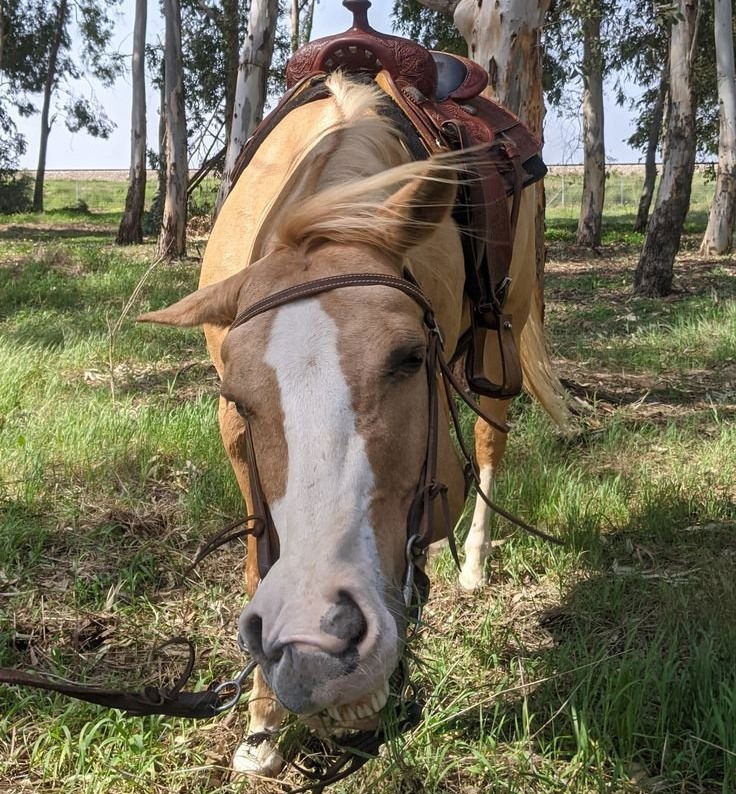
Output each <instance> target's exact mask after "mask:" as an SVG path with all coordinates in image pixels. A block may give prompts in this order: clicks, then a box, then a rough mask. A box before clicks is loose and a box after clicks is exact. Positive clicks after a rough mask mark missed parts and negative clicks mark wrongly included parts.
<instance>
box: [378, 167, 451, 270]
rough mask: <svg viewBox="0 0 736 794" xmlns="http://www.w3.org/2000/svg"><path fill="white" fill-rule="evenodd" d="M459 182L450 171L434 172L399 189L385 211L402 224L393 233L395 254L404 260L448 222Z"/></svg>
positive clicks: (391, 244) (436, 170)
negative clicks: (437, 228) (412, 250)
mask: <svg viewBox="0 0 736 794" xmlns="http://www.w3.org/2000/svg"><path fill="white" fill-rule="evenodd" d="M456 194H457V182H456V181H455V179H454V178H453V176H452V174H451V172H450V171H449V170H448V169H446V168H443V169H439V168H436V169H432V170H431V171H429V173H428V174H427V175H426V176H423V177H416V178H415V179H412V180H411V181H410V182H407V183H406V184H405V185H404V186H403V187H401V188H399V189H398V190H397V191H396V192H395V193H394V194H393V195H391V196H389V197H388V198H387V199H386V201H385V202H384V203H383V206H384V210H385V211H386V213H387V214H388V215H389V216H390V217H391V218H393V219H394V220H396V219H398V220H399V221H400V222H399V224H398V225H396V226H394V227H393V228H392V229H391V231H390V232H389V244H390V248H391V250H393V251H396V253H397V254H400V255H402V256H403V254H405V253H406V252H407V251H408V250H409V249H410V248H413V247H414V246H415V245H419V243H421V242H423V241H424V240H426V239H427V238H428V237H429V236H430V235H431V234H432V233H433V232H434V230H435V228H436V226H437V225H438V224H439V223H442V221H444V220H445V218H447V216H448V215H449V214H450V212H451V211H452V208H453V206H454V204H455V196H456Z"/></svg>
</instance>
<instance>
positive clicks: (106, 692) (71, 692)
mask: <svg viewBox="0 0 736 794" xmlns="http://www.w3.org/2000/svg"><path fill="white" fill-rule="evenodd" d="M370 286H380V287H391V288H393V289H397V290H399V291H401V292H403V293H404V294H405V295H408V296H409V297H410V298H411V299H412V300H414V302H415V303H417V304H418V306H419V307H420V308H421V309H422V311H423V313H424V315H423V323H424V327H425V329H426V332H427V348H426V359H425V371H426V378H427V392H428V427H427V447H426V453H425V461H424V466H423V468H422V472H421V475H420V478H419V482H418V483H417V488H416V492H415V495H414V498H413V500H412V503H411V506H410V508H409V513H408V516H407V526H406V532H407V541H406V547H405V548H406V571H405V574H404V579H403V584H402V595H403V598H404V603H405V605H406V608H407V614H408V617H409V618H410V621H412V622H414V623H415V624H417V625H418V624H419V622H420V619H421V610H422V606H423V603H424V602H425V601H426V599H427V596H428V593H429V580H428V578H427V576H426V574H425V572H424V563H425V561H426V550H427V547H428V545H429V543H430V539H431V537H432V526H433V512H434V503H435V501H436V500H439V502H440V505H441V510H442V520H443V522H444V531H445V533H446V535H447V538H448V542H449V547H450V552H451V553H452V557H453V559H454V561H455V564H456V565H457V566H458V567H459V566H460V562H459V559H458V554H457V545H456V542H455V538H454V531H453V530H454V527H453V523H452V517H451V515H450V510H449V504H448V499H447V485H446V484H445V483H442V482H440V481H438V480H437V450H438V439H439V404H440V392H439V389H440V383H441V384H442V386H443V388H444V392H445V397H446V403H447V407H448V410H449V414H450V418H451V421H452V425H453V428H454V430H455V434H456V437H457V441H458V444H459V446H460V449H461V451H462V455H463V457H464V459H465V479H466V493H467V489H468V487H469V486H470V485H475V487H476V490H477V493H478V495H479V496H480V497H481V499H483V501H484V502H486V504H488V506H489V507H490V508H491V509H492V510H494V511H495V512H497V513H499V514H500V515H501V516H503V517H504V518H506V519H507V520H509V521H510V522H511V523H513V524H515V525H516V526H518V527H520V528H522V529H524V530H525V531H527V532H529V533H531V534H533V535H536V536H537V537H540V538H543V539H544V540H548V541H550V542H552V543H556V544H561V543H562V541H560V540H559V539H558V538H555V537H552V536H551V535H548V534H547V533H545V532H542V531H541V530H538V529H536V528H535V527H533V526H531V525H529V524H527V523H526V522H524V521H521V520H520V519H518V518H516V517H515V516H513V515H511V514H510V513H508V512H507V511H505V510H504V509H503V508H501V507H499V506H498V505H496V504H495V503H494V502H492V501H491V500H490V498H489V497H488V495H487V494H486V493H485V492H484V491H483V489H482V488H481V485H480V476H479V472H478V467H477V464H476V461H475V458H474V456H473V454H472V452H471V451H470V450H469V449H468V447H467V445H466V444H465V442H464V440H463V436H462V430H461V427H460V421H459V415H458V411H457V407H456V405H455V402H454V399H453V392H455V393H456V394H457V395H458V396H459V397H460V398H461V399H462V400H463V401H464V402H465V404H466V405H467V406H468V407H469V408H470V409H471V410H472V411H473V412H474V413H475V414H477V415H478V416H479V417H480V418H482V419H483V420H484V421H486V422H488V424H490V425H491V426H492V427H494V428H496V430H498V431H499V432H502V433H506V432H508V427H507V426H506V425H505V424H502V423H500V422H497V421H496V420H494V419H492V418H491V417H490V416H488V415H487V414H485V413H484V412H483V411H481V410H480V409H479V408H478V406H477V405H476V404H475V403H474V402H473V401H472V400H471V399H470V398H469V397H468V396H467V395H466V393H465V391H464V389H463V387H462V386H461V384H460V383H459V382H458V381H457V379H456V378H455V376H454V375H453V373H452V371H451V369H450V367H449V366H448V364H447V361H446V359H445V356H444V352H443V347H444V341H443V338H442V333H441V331H440V329H439V327H438V325H437V321H436V318H435V315H434V311H433V309H432V305H431V303H430V301H429V299H428V298H427V297H426V295H425V294H424V293H423V292H422V290H421V289H420V288H419V286H418V284H417V283H416V282H415V281H414V280H413V279H412V278H411V276H410V275H409V274H408V273H406V277H400V276H392V275H381V274H372V273H351V274H345V275H337V276H328V277H326V278H320V279H315V280H313V281H308V282H305V283H302V284H297V285H294V286H292V287H288V288H287V289H284V290H281V291H279V292H276V293H274V294H273V295H270V296H268V297H266V298H263V299H262V300H260V301H257V302H256V303H254V304H252V305H251V306H250V307H248V308H247V309H245V310H244V311H242V312H240V313H239V314H238V315H237V317H236V318H235V320H234V321H233V323H232V325H231V326H230V330H231V331H232V330H234V329H235V328H239V327H240V326H242V325H244V324H245V323H247V322H248V321H249V320H251V319H253V318H254V317H257V316H258V315H260V314H263V313H264V312H267V311H270V310H271V309H275V308H278V307H280V306H283V305H285V304H287V303H292V302H294V301H298V300H303V299H305V298H309V297H312V296H315V295H320V294H322V293H325V292H330V291H332V290H336V289H342V288H348V287H370ZM245 452H246V463H247V466H248V473H249V480H250V490H251V508H252V510H253V513H252V515H249V516H248V517H247V518H245V519H244V520H243V521H241V522H237V523H235V524H231V525H229V526H228V527H226V528H225V530H224V531H222V532H220V533H218V535H217V536H215V537H214V538H212V539H210V540H208V541H206V542H205V543H204V544H203V545H202V546H201V547H200V549H199V551H198V553H197V555H196V558H195V560H194V562H193V564H192V566H194V565H196V564H197V562H199V561H200V560H201V559H203V558H204V557H205V556H207V555H208V554H210V553H211V552H212V551H214V550H215V549H216V548H218V547H220V546H222V545H224V544H225V543H227V542H229V541H231V540H234V539H236V538H240V537H243V536H247V535H251V536H254V537H255V538H256V550H257V556H258V569H259V574H260V576H261V578H263V577H265V576H266V575H267V574H268V571H269V570H270V568H271V566H272V565H273V564H274V562H275V561H276V560H277V559H278V535H277V533H276V528H275V526H274V524H273V520H272V518H271V513H270V511H269V509H268V503H267V500H266V498H265V495H264V492H263V487H262V484H261V480H260V477H259V474H258V465H257V461H256V456H255V450H254V447H253V436H252V432H251V429H250V426H249V424H248V423H247V422H246V423H245ZM238 527H240V528H239V529H238ZM238 644H239V645H240V647H241V649H242V650H244V651H245V650H246V649H245V648H244V646H243V644H242V641H241V640H240V637H238ZM172 645H179V646H181V645H183V646H185V647H186V648H187V650H188V654H189V659H188V661H187V664H186V666H185V669H184V672H183V673H182V674H181V675H180V677H179V678H178V679H177V680H176V682H175V683H174V684H173V685H172V686H169V687H153V686H149V687H145V688H144V689H143V690H142V691H140V692H132V691H129V690H115V689H107V688H102V687H96V686H87V685H83V684H77V683H73V682H69V681H66V680H64V679H56V678H52V677H50V676H48V675H39V674H36V673H26V672H22V671H19V670H15V669H12V668H0V683H5V684H11V685H16V686H24V687H33V688H36V689H44V690H47V691H51V692H58V693H60V694H63V695H67V696H69V697H73V698H76V699H78V700H84V701H87V702H90V703H95V704H97V705H101V706H105V707H108V708H117V709H121V710H123V711H124V712H126V713H127V714H128V715H131V716H141V715H147V714H165V715H168V716H174V717H186V718H194V719H208V718H211V717H215V716H217V715H218V714H221V713H222V712H224V711H227V710H229V709H231V708H233V707H234V706H235V705H236V704H237V703H238V701H239V700H240V697H241V695H242V692H243V687H244V684H245V682H246V680H247V679H248V677H249V676H250V675H251V673H252V672H253V670H254V669H255V667H256V663H255V662H253V661H250V662H249V663H248V664H247V665H246V666H245V667H244V668H243V670H241V671H240V672H239V673H238V674H237V675H236V676H235V677H233V678H232V679H231V680H228V681H224V682H222V683H220V684H217V685H214V684H213V685H211V686H210V687H209V688H208V689H205V690H203V691H198V692H190V691H186V690H184V686H185V685H186V683H187V681H188V680H189V678H190V677H191V674H192V672H193V670H194V663H195V655H194V647H193V645H192V643H191V642H190V641H189V640H188V639H186V638H183V637H176V638H174V639H171V640H169V641H168V642H166V643H164V644H163V645H161V646H159V648H158V650H162V649H164V648H166V647H167V646H172ZM404 708H405V709H406V708H408V712H407V716H405V717H404V719H403V721H402V722H401V728H402V732H403V730H409V729H410V728H411V727H413V726H414V725H416V724H417V722H418V720H419V716H420V714H421V707H420V706H419V704H418V703H417V702H416V701H414V702H404ZM384 740H385V736H384V735H383V732H382V731H377V732H362V733H359V734H358V735H357V737H356V740H355V741H354V742H353V743H352V745H346V749H345V751H344V752H343V754H342V755H341V756H339V757H338V759H337V760H336V761H335V762H334V763H332V764H331V765H330V766H329V767H327V768H326V769H324V770H322V771H321V772H320V773H319V774H313V773H311V772H309V771H308V770H302V771H303V772H304V773H305V774H307V775H308V776H309V777H311V778H312V780H313V781H315V782H314V783H313V784H310V785H307V786H304V787H302V788H299V789H296V791H321V790H322V789H323V788H324V787H326V786H327V785H330V784H332V783H334V782H336V781H337V780H341V779H343V778H344V777H346V776H347V775H349V774H351V773H352V772H354V771H355V770H356V769H358V768H359V767H360V766H362V765H363V764H364V763H365V762H366V761H368V760H369V759H370V757H372V756H375V755H376V754H377V752H378V750H379V749H380V746H381V744H382V743H383V741H384Z"/></svg>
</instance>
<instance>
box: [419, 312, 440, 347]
mask: <svg viewBox="0 0 736 794" xmlns="http://www.w3.org/2000/svg"><path fill="white" fill-rule="evenodd" d="M424 324H425V325H426V326H427V330H428V331H429V333H430V334H434V335H435V336H436V337H437V339H438V341H439V343H440V348H442V350H444V349H445V337H444V336H443V335H442V331H440V327H439V325H437V320H436V319H435V316H434V313H433V312H425V313H424Z"/></svg>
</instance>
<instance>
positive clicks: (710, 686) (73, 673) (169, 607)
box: [0, 185, 736, 794]
mask: <svg viewBox="0 0 736 794" xmlns="http://www.w3.org/2000/svg"><path fill="white" fill-rule="evenodd" d="M117 190H118V194H115V193H114V191H111V192H110V198H109V201H110V205H109V206H107V207H101V208H100V210H99V213H98V212H94V213H92V215H91V216H85V217H84V218H81V219H80V217H79V216H78V215H74V214H73V213H66V214H65V212H62V211H61V210H60V209H59V210H58V213H57V211H56V210H53V209H52V211H51V212H48V213H46V214H45V215H44V216H40V217H39V216H33V217H30V218H28V219H26V220H22V221H20V222H19V219H17V218H8V217H5V218H2V219H0V261H1V262H2V265H1V266H0V335H1V338H2V343H0V449H2V455H1V456H0V537H1V538H2V540H3V542H2V543H1V544H0V664H2V665H14V666H18V667H27V668H30V667H34V668H36V669H40V670H46V671H49V672H54V673H56V674H59V675H63V676H66V677H69V678H76V679H81V680H85V681H90V682H100V683H107V684H113V685H115V684H117V685H124V686H131V685H134V684H136V683H144V682H149V681H158V680H159V676H166V675H167V674H172V675H173V674H174V672H175V671H176V670H178V669H180V668H181V665H182V663H183V660H182V659H181V657H177V656H175V655H171V654H170V655H168V656H166V658H163V659H159V660H149V659H148V654H149V651H150V649H151V647H153V646H154V645H155V644H156V643H157V642H160V641H161V640H163V639H165V638H167V637H169V636H174V635H177V634H187V635H188V636H190V637H192V638H193V639H194V640H195V642H196V644H197V646H198V648H199V650H200V658H199V659H198V664H197V674H196V675H197V677H198V678H197V680H198V681H199V682H200V683H201V684H202V685H204V684H206V683H208V682H209V681H210V680H212V679H213V678H214V677H224V676H227V675H230V674H231V673H232V672H233V671H235V670H236V669H238V667H239V665H240V664H241V663H242V658H241V656H240V654H239V652H238V650H237V648H236V646H235V643H234V641H233V635H234V626H235V621H236V618H237V615H238V614H239V611H240V609H241V607H242V604H243V601H244V593H243V584H242V578H241V570H242V560H243V547H242V546H241V545H240V544H231V545H230V547H228V548H226V549H225V550H222V551H220V552H218V553H217V554H216V555H213V556H212V557H210V558H209V559H208V560H207V561H205V563H203V565H202V567H201V570H200V572H199V573H198V574H195V575H194V576H193V577H189V578H186V577H185V571H186V567H187V564H188V561H189V559H190V558H191V556H192V554H193V552H194V550H195V548H196V546H197V543H198V541H199V540H200V539H201V537H202V536H203V535H206V534H208V533H210V532H213V531H215V530H217V529H219V528H220V527H221V526H222V525H223V524H224V523H225V522H226V521H227V520H229V519H232V518H234V517H236V516H238V515H240V514H241V504H240V497H239V494H238V492H237V488H236V486H235V483H234V480H233V477H232V474H231V472H230V470H229V467H228V465H227V463H226V461H225V456H224V453H223V451H222V449H221V443H220V440H219V434H218V431H217V426H216V415H215V414H216V395H217V390H218V389H217V383H216V378H215V375H214V371H213V370H212V368H211V365H210V364H209V361H208V358H207V355H206V352H205V349H204V345H203V341H202V337H201V334H200V333H199V332H198V331H171V330H167V329H162V328H157V327H153V326H137V325H135V324H134V323H133V322H132V321H126V322H124V323H123V324H122V326H121V328H120V332H119V333H118V334H117V335H116V337H115V339H114V346H113V347H112V350H111V346H110V328H111V327H112V326H114V324H115V322H116V321H117V319H118V317H119V315H120V312H121V309H122V306H123V305H124V303H125V301H126V300H127V298H128V296H129V295H130V293H131V292H132V290H133V288H134V286H135V284H136V282H137V281H138V279H139V278H140V276H141V274H142V273H143V272H144V271H145V270H146V268H147V267H148V264H149V263H150V261H151V260H152V258H153V256H154V252H153V244H152V243H147V244H146V245H144V246H142V247H138V248H135V249H119V248H116V247H115V246H114V245H113V243H112V239H113V236H114V228H115V227H114V220H115V218H113V217H112V216H113V215H114V214H115V213H116V212H117V211H118V210H119V206H120V205H119V204H118V205H115V206H113V201H114V200H117V199H115V196H116V195H117V196H118V198H119V194H120V191H121V187H120V186H119V185H118V186H117ZM59 195H61V193H60V194H59ZM66 200H67V198H64V199H60V202H61V201H66ZM49 203H50V204H51V202H49ZM115 207H118V209H115ZM614 210H615V208H614ZM624 210H625V211H624ZM108 213H109V214H108ZM627 213H628V210H627V209H626V208H624V209H623V210H622V211H621V212H620V213H618V214H616V212H615V211H612V212H611V213H610V214H609V215H608V216H607V219H606V220H607V223H606V229H607V231H606V239H605V242H604V245H603V247H602V249H601V251H600V252H598V253H596V254H593V253H590V252H587V251H583V250H580V249H576V248H575V247H574V246H572V245H571V244H570V241H569V231H570V228H571V222H570V221H569V219H567V218H566V217H565V214H564V213H558V214H552V215H551V217H550V218H549V220H548V227H549V228H548V231H549V234H548V240H549V244H550V250H549V263H548V268H547V285H546V296H547V312H548V319H547V323H548V330H549V334H550V337H551V340H552V344H553V346H554V348H555V350H556V364H557V367H558V369H559V371H560V373H561V375H562V376H563V377H564V378H565V381H566V383H567V384H568V386H569V388H570V390H571V393H572V394H573V396H574V398H575V399H576V400H577V401H578V404H579V405H580V406H581V411H583V414H582V418H581V421H580V428H579V431H578V432H576V433H575V434H574V435H572V436H571V437H567V438H566V437H562V436H560V435H559V433H557V431H555V429H554V428H553V427H551V426H550V424H549V422H548V420H547V419H546V417H545V416H544V415H543V414H542V412H541V411H540V409H539V408H538V407H537V406H535V405H534V404H533V403H532V402H531V401H530V400H529V399H527V398H520V399H519V400H517V401H516V404H515V405H514V407H513V421H514V429H513V433H512V435H511V437H510V442H509V449H508V457H507V459H506V467H505V471H504V474H503V476H502V478H501V479H500V481H499V483H498V486H497V492H496V495H497V497H498V499H499V500H500V501H501V503H503V504H504V505H505V506H506V507H508V508H509V509H511V510H513V511H514V512H517V513H519V514H520V515H522V516H524V517H525V518H527V519H529V520H532V521H534V522H538V523H539V524H540V525H542V526H544V527H545V528H547V529H549V530H550V531H552V532H555V533H557V534H559V535H561V536H563V537H565V538H566V540H567V545H566V546H565V547H564V548H556V547H552V546H548V545H545V544H544V543H542V542H539V541H537V540H535V539H531V538H528V537H526V536H523V535H517V534H514V533H513V532H511V530H510V528H509V527H508V526H505V525H504V524H503V522H498V523H497V526H496V527H495V530H494V531H495V536H496V540H497V541H498V542H499V543H498V545H497V547H496V549H495V550H494V556H493V559H492V561H491V562H490V564H489V571H488V572H489V577H490V584H489V586H488V587H487V588H486V589H485V590H483V591H482V592H480V593H478V594H473V595H468V594H464V593H462V592H460V591H458V589H457V588H456V585H455V578H456V575H455V572H454V570H453V568H452V564H451V561H450V560H449V557H447V556H445V555H443V556H441V557H440V558H439V559H438V560H437V562H436V564H435V572H434V581H433V593H432V596H431V599H430V602H429V605H428V607H427V612H426V620H427V625H426V629H425V631H424V632H423V634H422V637H421V640H420V642H419V644H418V646H417V653H418V655H419V657H420V658H421V660H422V664H421V665H420V666H419V667H417V668H416V669H415V671H414V672H415V679H416V682H417V685H418V687H419V690H420V693H421V695H422V697H423V698H424V700H425V701H426V706H425V710H424V716H423V719H422V722H421V723H420V725H419V726H418V727H417V728H416V729H415V730H414V731H413V732H412V733H411V734H409V735H408V736H407V737H406V738H404V739H403V740H401V747H400V752H399V754H398V756H397V755H395V754H392V753H395V750H396V748H392V751H391V752H389V753H387V754H386V755H385V757H384V756H382V757H381V758H380V759H378V760H377V761H374V762H372V763H371V764H369V765H368V766H367V767H365V769H364V770H363V771H362V772H360V773H359V774H358V775H356V776H355V777H353V778H351V779H350V780H349V781H347V782H345V783H344V784H340V785H338V786H336V787H335V788H334V789H333V790H334V791H336V792H343V793H344V794H357V792H359V791H366V790H382V791H385V792H392V793H393V792H395V793H396V794H398V792H402V793H403V792H411V791H417V792H418V791H428V792H438V793H439V792H452V793H453V794H456V793H457V794H471V792H484V791H504V792H518V794H553V792H555V793H556V792H566V793H567V792H573V793H574V794H593V793H594V792H595V793H596V794H598V793H599V792H600V793H601V794H602V793H603V792H606V793H607V794H619V793H623V792H642V791H651V792H673V793H674V792H679V793H680V794H682V792H686V793H688V794H690V793H691V792H692V794H695V792H707V793H708V794H716V792H718V794H731V793H732V792H733V791H736V755H734V754H735V753H736V694H735V693H736V673H735V672H734V670H735V669H736V666H735V665H734V659H736V625H735V624H734V621H733V615H734V614H736V584H734V582H736V579H734V575H733V571H734V567H735V565H736V488H735V486H734V483H736V430H735V429H734V424H733V421H732V419H733V416H734V413H735V412H736V360H735V359H734V356H735V354H734V352H733V351H734V349H735V348H734V342H736V313H735V312H734V308H733V307H734V293H735V291H736V287H734V283H735V282H734V275H736V272H735V270H736V268H735V266H734V263H733V261H732V260H731V259H729V258H725V257H724V258H713V259H700V258H699V257H697V255H696V254H695V253H694V251H695V250H696V242H697V239H696V236H695V233H691V234H690V236H688V237H687V239H686V241H685V246H684V251H683V254H682V256H681V258H680V260H679V262H678V266H677V285H678V292H677V293H675V295H674V296H673V297H672V298H671V299H668V300H665V301H648V300H644V299H639V298H634V297H633V296H632V295H631V292H630V287H629V284H630V279H631V273H632V269H633V267H634V265H635V261H636V254H637V246H638V244H639V242H640V237H637V236H635V235H633V233H631V232H629V231H628V228H629V227H628V226H627V224H628V214H627ZM701 221H702V215H700V214H697V208H696V214H695V215H694V216H693V220H692V223H693V224H695V228H697V224H698V223H700V222H701ZM197 271H198V262H197V261H196V260H194V259H192V260H187V261H184V262H182V263H180V264H177V265H174V266H161V267H159V268H158V269H156V270H155V271H154V272H153V274H152V275H151V278H150V280H149V281H148V282H147V284H146V287H145V289H144V290H143V293H142V297H141V299H140V301H139V302H138V304H137V305H136V306H135V308H134V313H137V312H138V311H144V310H146V309H147V308H149V307H154V306H161V305H163V304H164V303H166V302H167V301H171V300H173V299H175V298H177V297H179V296H181V295H182V294H184V293H185V292H187V291H188V290H190V289H192V288H193V287H194V286H195V284H196V280H197ZM466 422H467V423H468V426H469V425H470V421H469V418H467V417H466ZM466 526H467V520H466V521H465V522H464V523H463V527H462V528H461V532H462V531H463V529H464V527H466ZM245 725H246V719H245V709H244V708H241V709H239V710H238V711H237V712H235V713H233V714H231V715H228V716H225V717H222V718H219V719H216V720H213V721H211V722H209V723H206V724H193V723H188V722H186V721H184V720H176V719H167V718H161V717H158V718H157V717H147V718H133V719H125V718H123V717H121V716H120V715H119V714H118V713H117V712H114V711H105V710H103V709H98V708H96V707H93V706H89V705H84V704H78V703H74V702H70V701H68V700H64V699H62V698H61V697H53V696H52V697H49V696H46V695H43V694H40V693H36V692H30V691H29V692H25V691H23V692H21V691H14V690H8V689H3V690H2V691H0V791H13V792H44V793H45V792H59V794H67V793H68V794H71V792H79V791H84V792H85V793H86V792H89V793H90V794H97V792H100V794H102V792H115V793H116V794H117V792H121V793H122V792H141V791H145V792H167V793H168V792H187V793H188V794H189V793H190V792H191V793H195V794H197V793H199V792H202V794H203V793H204V792H211V791H222V792H236V791H247V790H251V789H252V786H251V784H248V783H245V784H239V783H235V782H228V780H227V776H226V770H227V765H228V759H229V755H230V753H231V752H232V749H233V747H234V746H235V744H236V743H237V741H238V740H239V738H240V736H241V735H242V734H243V732H244V730H245ZM274 790H279V787H278V786H277V787H276V788H275V789H274Z"/></svg>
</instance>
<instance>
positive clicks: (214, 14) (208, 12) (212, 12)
mask: <svg viewBox="0 0 736 794" xmlns="http://www.w3.org/2000/svg"><path fill="white" fill-rule="evenodd" d="M197 7H198V8H199V10H200V11H201V12H202V13H203V14H204V15H205V16H206V17H209V19H211V20H212V21H213V22H214V23H215V25H221V24H222V19H223V15H222V12H221V11H219V10H218V9H216V8H212V7H211V6H208V5H207V4H206V3H203V2H202V0H197Z"/></svg>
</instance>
